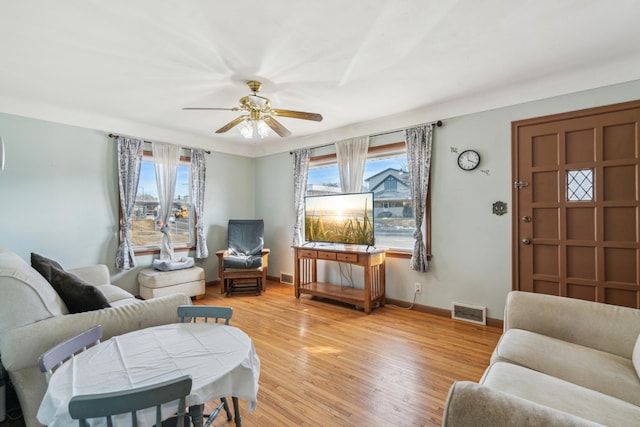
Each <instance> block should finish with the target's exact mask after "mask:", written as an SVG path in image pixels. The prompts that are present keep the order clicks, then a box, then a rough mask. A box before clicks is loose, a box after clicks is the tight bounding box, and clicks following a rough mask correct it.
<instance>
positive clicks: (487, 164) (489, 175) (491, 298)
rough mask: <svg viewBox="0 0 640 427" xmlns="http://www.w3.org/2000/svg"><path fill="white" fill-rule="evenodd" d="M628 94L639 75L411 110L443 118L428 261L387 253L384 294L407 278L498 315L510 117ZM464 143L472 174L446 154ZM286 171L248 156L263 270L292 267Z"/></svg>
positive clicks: (402, 286)
mask: <svg viewBox="0 0 640 427" xmlns="http://www.w3.org/2000/svg"><path fill="white" fill-rule="evenodd" d="M635 99H640V81H635V82H631V83H626V84H619V85H615V86H610V87H605V88H599V89H595V90H590V91H585V92H580V93H576V94H571V95H565V96H560V97H556V98H550V99H544V100H540V101H535V102H529V103H525V104H520V105H514V106H510V107H505V108H499V109H495V110H491V111H485V112H480V113H475V114H468V115H464V116H459V117H433V109H431V110H430V111H429V113H428V114H431V116H430V115H427V114H425V116H424V117H422V118H419V114H417V113H416V112H412V113H411V114H412V115H413V116H414V117H416V122H415V123H422V122H430V121H433V120H438V119H442V120H443V122H444V126H443V127H441V128H436V130H435V137H434V153H433V158H432V181H431V184H432V212H433V217H432V227H433V235H432V244H433V259H432V260H431V263H430V266H429V271H428V272H427V273H416V272H414V271H412V270H410V269H409V266H408V265H409V262H408V260H407V259H399V258H391V259H388V262H387V296H388V297H390V298H393V299H398V300H402V301H411V300H412V298H413V289H414V285H413V284H414V283H415V282H420V283H422V285H423V286H422V287H423V292H422V294H421V295H418V297H417V299H416V303H418V304H422V305H427V306H432V307H439V308H444V309H450V308H451V304H452V302H461V303H467V304H475V305H480V306H485V307H487V308H488V313H487V315H488V316H489V317H492V318H496V319H502V318H503V309H504V300H505V297H506V294H507V292H509V291H510V290H511V286H512V277H511V262H512V260H511V221H512V216H511V212H512V209H513V206H512V200H511V188H512V187H511V186H512V181H513V180H512V176H511V122H512V121H515V120H521V119H526V118H531V117H538V116H543V115H548V114H555V113H561V112H566V111H572V110H578V109H583V108H589V107H594V106H600V105H607V104H613V103H617V102H624V101H629V100H635ZM402 120H406V118H402V117H398V116H395V117H394V118H393V121H392V120H389V122H388V129H395V128H397V126H395V123H396V122H397V121H402ZM376 127H378V128H380V127H384V124H381V123H376ZM354 136H359V135H356V134H350V133H349V132H348V131H345V132H344V133H343V134H342V135H336V139H335V140H339V139H343V138H349V137H354ZM308 145H309V146H313V144H312V143H309V144H308ZM468 148H473V149H476V150H478V151H479V152H480V155H481V157H482V161H481V165H480V167H479V168H478V170H475V171H472V172H464V171H462V170H460V169H459V168H458V167H457V165H456V159H457V154H456V153H454V152H453V150H454V149H456V150H457V151H458V152H460V151H462V150H464V149H468ZM291 171H292V163H291V159H290V155H289V153H288V152H286V153H279V154H274V155H269V156H265V157H261V158H258V159H257V162H256V178H257V179H256V212H257V213H258V215H261V216H262V217H263V218H264V220H265V227H266V229H267V235H266V236H265V241H266V243H267V245H269V246H271V248H272V253H271V256H270V266H269V274H270V275H279V273H280V272H287V273H292V272H293V255H292V252H291V249H290V243H291V238H292V231H291V227H292V224H293V217H294V214H293V209H292V205H293V184H292V182H291V181H292V178H291ZM483 171H485V172H483ZM274 187H275V188H278V189H279V191H274ZM498 200H500V201H504V202H507V203H508V211H509V213H508V214H507V215H503V216H496V215H494V214H492V204H493V203H494V202H495V201H498ZM292 292H293V290H292Z"/></svg>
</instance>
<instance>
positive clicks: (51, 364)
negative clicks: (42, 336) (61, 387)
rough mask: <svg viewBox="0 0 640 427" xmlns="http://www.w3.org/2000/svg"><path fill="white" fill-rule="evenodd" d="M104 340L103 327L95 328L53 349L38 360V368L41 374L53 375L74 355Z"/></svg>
mask: <svg viewBox="0 0 640 427" xmlns="http://www.w3.org/2000/svg"><path fill="white" fill-rule="evenodd" d="M101 339H102V325H97V326H94V327H93V328H91V329H87V330H86V331H84V332H81V333H79V334H78V335H76V336H75V337H73V338H69V339H68V340H66V341H63V342H61V343H60V344H58V345H56V346H55V347H52V348H51V349H49V350H47V351H46V352H44V353H43V354H42V355H41V356H40V357H39V358H38V366H39V367H40V371H41V372H47V373H49V374H51V373H52V372H53V371H54V370H55V369H57V368H58V367H59V366H60V365H62V364H63V363H64V362H65V361H66V360H67V359H69V358H71V357H73V355H74V354H76V353H79V352H81V351H84V350H86V349H87V348H88V347H89V346H91V345H94V344H97V343H99V342H100V340H101Z"/></svg>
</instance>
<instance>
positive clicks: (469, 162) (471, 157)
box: [458, 150, 480, 171]
mask: <svg viewBox="0 0 640 427" xmlns="http://www.w3.org/2000/svg"><path fill="white" fill-rule="evenodd" d="M479 164H480V154H478V152H477V151H476V150H464V151H463V152H462V153H460V155H459V156H458V166H460V169H462V170H465V171H471V170H474V169H475V168H477V167H478V165H479Z"/></svg>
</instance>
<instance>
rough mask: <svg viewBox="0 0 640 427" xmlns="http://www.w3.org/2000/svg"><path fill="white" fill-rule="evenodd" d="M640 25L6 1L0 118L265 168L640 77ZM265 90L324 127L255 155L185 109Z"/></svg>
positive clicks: (301, 8) (604, 17) (254, 1)
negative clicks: (294, 152)
mask: <svg viewBox="0 0 640 427" xmlns="http://www.w3.org/2000/svg"><path fill="white" fill-rule="evenodd" d="M639 17H640V1H638V0H531V1H527V0H517V1H516V0H395V1H392V0H389V1H383V0H351V1H344V0H323V1H314V2H312V1H303V0H298V1H286V0H270V1H264V0H243V1H235V2H230V1H225V2H221V1H211V0H181V1H169V0H164V1H160V0H135V1H131V0H110V1H104V0H58V1H48V0H21V1H3V2H2V3H1V5H0V111H2V112H5V113H10V114H17V115H22V116H27V117H35V118H39V119H44V120H51V121H56V122H61V123H68V124H73V125H77V126H83V127H88V128H92V129H98V130H103V131H105V132H115V133H121V134H127V135H132V136H138V137H142V138H145V139H150V140H160V141H167V142H175V143H181V144H185V145H192V146H198V147H203V148H209V149H212V150H216V151H222V152H229V153H237V154H242V155H248V156H255V155H262V154H268V153H272V152H278V151H285V150H289V149H291V148H293V147H295V146H302V145H310V144H311V143H313V142H316V141H322V140H330V139H331V138H333V137H335V136H337V135H347V134H349V133H355V135H352V136H357V135H360V134H364V133H363V132H365V131H375V130H378V131H383V130H384V129H385V126H389V125H390V124H391V123H398V122H402V121H403V120H404V121H412V120H413V121H414V122H413V123H402V124H403V125H407V126H408V125H411V124H418V123H421V122H425V121H431V120H437V119H440V118H446V117H451V116H452V115H453V114H462V113H468V112H472V111H473V110H474V109H475V110H481V109H487V108H494V107H499V106H502V105H509V104H515V103H519V102H525V101H529V100H532V99H539V98H543V97H548V96H554V95H560V94H564V93H569V92H574V91H578V90H585V89H590V88H593V87H599V86H604V85H609V84H614V83H619V82H624V81H630V80H635V79H639V78H640V21H639ZM252 79H256V80H259V81H261V82H263V88H262V92H261V95H262V96H265V97H267V98H269V99H271V103H272V107H273V108H281V109H291V110H300V111H310V112H317V113H321V114H322V115H323V116H324V120H323V121H322V122H320V123H317V122H311V121H305V120H296V119H291V118H280V119H279V120H280V121H281V123H282V124H284V125H285V126H286V127H287V128H288V129H290V130H291V132H292V133H293V135H292V136H290V137H288V138H285V139H281V138H279V137H277V136H274V137H271V138H268V139H265V140H259V141H255V140H254V141H247V140H244V139H243V138H242V137H240V135H239V133H238V132H237V131H235V130H231V131H229V132H228V133H226V134H223V135H218V134H215V133H214V132H215V130H216V129H218V128H220V127H221V126H223V125H224V124H226V123H227V122H229V121H231V120H232V119H234V118H235V117H237V115H238V113H237V112H231V111H204V112H202V111H182V110H181V108H182V107H201V106H207V107H209V106H210V107H233V106H236V105H237V102H238V99H239V98H240V97H242V96H245V95H247V94H248V93H249V90H248V89H247V87H246V85H245V82H246V81H247V80H252ZM412 112H413V113H412ZM441 114H446V116H442V117H441V116H439V115H441ZM389 116H391V117H403V119H401V120H400V121H398V120H395V121H393V120H389ZM0 131H1V130H0Z"/></svg>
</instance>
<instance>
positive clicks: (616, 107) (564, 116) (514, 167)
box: [511, 100, 640, 290]
mask: <svg viewBox="0 0 640 427" xmlns="http://www.w3.org/2000/svg"><path fill="white" fill-rule="evenodd" d="M637 108H640V100H636V101H629V102H623V103H619V104H610V105H604V106H600V107H593V108H586V109H583V110H575V111H569V112H565V113H558V114H551V115H548V116H541V117H534V118H529V119H524V120H517V121H513V122H511V204H512V206H513V209H512V217H511V235H512V236H513V237H512V241H511V245H512V246H511V248H512V249H511V254H512V256H511V271H512V284H511V288H512V289H513V290H519V289H520V283H519V279H520V248H521V246H520V238H521V237H520V226H519V221H520V215H521V214H520V203H519V199H518V197H519V191H518V188H516V185H515V184H516V182H518V181H519V180H520V179H519V175H520V171H519V170H518V163H519V162H518V159H519V158H520V150H519V140H518V135H519V133H520V132H519V131H520V128H522V127H526V126H531V125H540V124H544V123H551V122H559V121H564V120H571V119H577V118H584V117H589V116H595V115H599V114H606V113H613V112H619V111H625V110H633V109H637Z"/></svg>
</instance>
